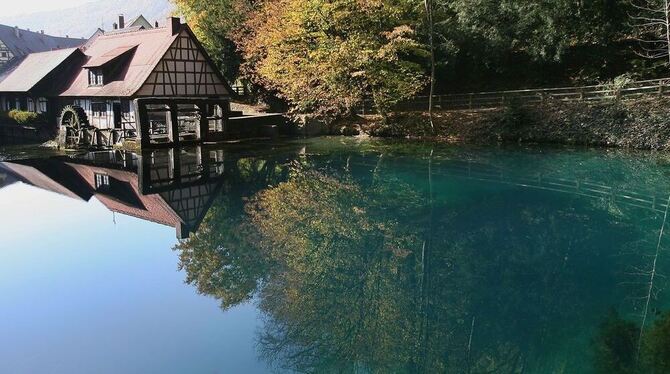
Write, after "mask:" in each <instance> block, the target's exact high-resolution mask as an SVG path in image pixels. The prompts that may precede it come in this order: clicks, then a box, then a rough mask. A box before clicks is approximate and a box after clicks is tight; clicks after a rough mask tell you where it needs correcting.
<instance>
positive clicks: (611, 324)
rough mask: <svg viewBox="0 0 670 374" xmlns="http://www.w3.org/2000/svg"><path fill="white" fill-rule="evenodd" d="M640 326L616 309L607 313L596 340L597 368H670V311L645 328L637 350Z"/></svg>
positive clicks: (634, 373)
mask: <svg viewBox="0 0 670 374" xmlns="http://www.w3.org/2000/svg"><path fill="white" fill-rule="evenodd" d="M640 328H641V327H640V326H638V325H636V324H635V323H633V322H629V321H625V320H623V319H622V318H621V317H619V315H617V314H616V313H614V312H612V313H610V314H609V315H608V316H607V317H606V319H605V321H604V322H603V323H602V324H601V325H600V330H599V333H598V335H597V337H596V339H595V341H594V351H595V368H596V370H597V371H598V372H599V373H608V374H638V373H639V374H642V373H669V372H670V313H667V314H666V315H665V316H662V317H661V318H659V319H658V320H657V321H656V323H655V324H654V325H653V326H651V327H650V328H648V329H646V331H645V334H643V335H642V343H641V344H640V345H639V352H638V339H639V337H640V335H639V330H640Z"/></svg>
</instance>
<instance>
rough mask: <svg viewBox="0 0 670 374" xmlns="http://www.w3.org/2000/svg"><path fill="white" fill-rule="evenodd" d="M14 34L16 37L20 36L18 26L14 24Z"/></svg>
mask: <svg viewBox="0 0 670 374" xmlns="http://www.w3.org/2000/svg"><path fill="white" fill-rule="evenodd" d="M14 36H16V37H17V38H20V37H21V33H19V27H18V26H14Z"/></svg>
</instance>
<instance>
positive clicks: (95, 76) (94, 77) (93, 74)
mask: <svg viewBox="0 0 670 374" xmlns="http://www.w3.org/2000/svg"><path fill="white" fill-rule="evenodd" d="M103 84H105V83H104V79H103V74H102V69H98V68H96V69H88V85H89V86H102V85H103Z"/></svg>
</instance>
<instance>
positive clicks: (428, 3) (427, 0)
mask: <svg viewBox="0 0 670 374" xmlns="http://www.w3.org/2000/svg"><path fill="white" fill-rule="evenodd" d="M666 1H667V0H666ZM424 6H425V7H426V21H427V22H428V43H429V45H430V94H429V96H428V118H429V120H430V130H431V131H432V133H433V135H434V134H435V125H434V124H433V95H434V93H435V45H434V40H433V34H434V31H433V30H434V23H433V0H424Z"/></svg>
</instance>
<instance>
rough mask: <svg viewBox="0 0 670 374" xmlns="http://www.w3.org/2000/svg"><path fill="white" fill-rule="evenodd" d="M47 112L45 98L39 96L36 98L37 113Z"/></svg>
mask: <svg viewBox="0 0 670 374" xmlns="http://www.w3.org/2000/svg"><path fill="white" fill-rule="evenodd" d="M46 112H47V99H45V98H43V97H40V98H39V99H37V113H46Z"/></svg>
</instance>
